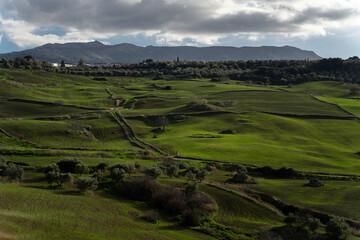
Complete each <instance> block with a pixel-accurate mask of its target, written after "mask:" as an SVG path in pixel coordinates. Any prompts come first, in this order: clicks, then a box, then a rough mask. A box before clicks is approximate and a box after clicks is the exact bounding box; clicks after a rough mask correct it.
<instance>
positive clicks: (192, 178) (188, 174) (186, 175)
mask: <svg viewBox="0 0 360 240" xmlns="http://www.w3.org/2000/svg"><path fill="white" fill-rule="evenodd" d="M185 177H186V178H187V179H188V180H189V181H194V180H195V178H196V175H195V174H194V173H193V172H191V171H189V172H187V173H186V174H185Z"/></svg>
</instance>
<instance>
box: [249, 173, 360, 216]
mask: <svg viewBox="0 0 360 240" xmlns="http://www.w3.org/2000/svg"><path fill="white" fill-rule="evenodd" d="M258 180H259V182H260V184H256V185H251V186H250V185H247V186H246V187H249V188H251V189H255V190H258V191H261V192H264V193H267V194H270V195H272V196H275V197H277V198H279V199H280V200H281V201H284V202H286V203H291V204H295V205H298V206H303V207H310V208H313V209H316V210H319V211H323V212H327V213H330V214H334V215H337V216H342V217H347V218H349V219H354V220H356V221H360V205H359V204H358V203H359V201H360V198H359V196H360V186H359V182H351V181H329V180H324V181H322V183H324V186H323V187H318V188H312V187H304V186H303V184H305V183H307V182H308V181H307V180H289V179H286V180H281V179H280V180H275V179H263V178H258Z"/></svg>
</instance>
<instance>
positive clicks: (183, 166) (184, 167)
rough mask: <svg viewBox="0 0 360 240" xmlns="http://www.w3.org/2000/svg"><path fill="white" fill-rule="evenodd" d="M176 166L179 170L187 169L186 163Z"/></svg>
mask: <svg viewBox="0 0 360 240" xmlns="http://www.w3.org/2000/svg"><path fill="white" fill-rule="evenodd" d="M178 166H179V169H186V167H187V165H186V163H179V164H178Z"/></svg>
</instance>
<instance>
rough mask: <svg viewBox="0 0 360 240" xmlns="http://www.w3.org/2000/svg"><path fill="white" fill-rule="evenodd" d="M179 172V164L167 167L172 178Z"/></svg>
mask: <svg viewBox="0 0 360 240" xmlns="http://www.w3.org/2000/svg"><path fill="white" fill-rule="evenodd" d="M178 172H179V167H178V166H177V165H172V166H169V167H167V168H166V174H167V175H168V176H169V177H171V178H173V177H174V176H177V175H178Z"/></svg>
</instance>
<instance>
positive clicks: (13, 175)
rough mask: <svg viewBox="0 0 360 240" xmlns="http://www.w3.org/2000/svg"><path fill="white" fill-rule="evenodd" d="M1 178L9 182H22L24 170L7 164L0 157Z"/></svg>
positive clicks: (9, 163)
mask: <svg viewBox="0 0 360 240" xmlns="http://www.w3.org/2000/svg"><path fill="white" fill-rule="evenodd" d="M0 176H1V177H2V178H5V179H7V180H9V181H22V180H23V178H24V169H23V168H22V167H21V166H18V165H15V164H13V163H11V162H7V163H6V160H5V158H3V157H1V156H0Z"/></svg>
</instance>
